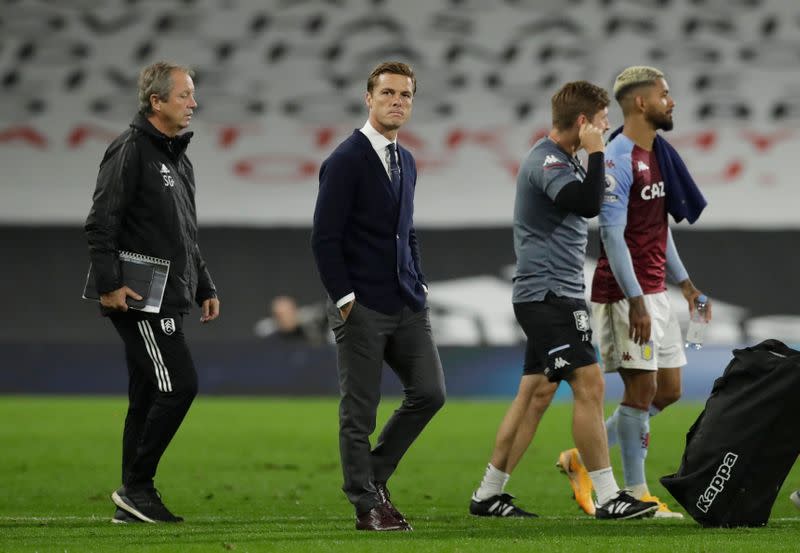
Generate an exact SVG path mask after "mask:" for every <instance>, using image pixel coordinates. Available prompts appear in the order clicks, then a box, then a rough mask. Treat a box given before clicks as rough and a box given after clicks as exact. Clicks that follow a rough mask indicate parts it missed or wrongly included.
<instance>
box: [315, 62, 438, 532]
mask: <svg viewBox="0 0 800 553" xmlns="http://www.w3.org/2000/svg"><path fill="white" fill-rule="evenodd" d="M415 92H416V79H415V77H414V72H413V71H412V70H411V68H410V67H409V66H408V65H406V64H404V63H400V62H387V63H382V64H380V65H378V66H377V67H376V68H375V69H374V70H373V71H372V74H371V75H370V76H369V79H368V80H367V92H366V94H365V96H364V99H365V101H366V104H367V108H368V109H369V119H368V120H367V122H366V123H365V124H364V126H363V127H362V128H361V129H357V130H355V131H354V132H353V134H352V135H351V136H350V137H349V138H347V139H346V140H345V141H344V142H342V143H341V144H339V146H338V147H337V148H336V150H334V151H333V153H332V154H331V155H330V156H329V157H328V159H326V160H325V161H324V162H323V164H322V167H321V169H320V174H319V195H318V196H317V205H316V209H315V211H314V228H313V231H312V237H311V245H312V249H313V250H314V258H315V259H316V262H317V268H318V269H319V273H320V277H321V279H322V283H323V285H324V286H325V289H326V290H327V292H328V296H329V301H328V322H329V323H330V325H331V328H332V329H333V331H334V334H335V335H336V347H337V354H338V370H339V388H340V392H341V403H340V405H339V450H340V454H341V459H342V471H343V472H344V486H343V487H342V489H343V490H344V492H345V494H346V495H347V498H348V499H349V500H350V502H351V503H352V504H353V506H354V507H355V510H356V529H358V530H411V526H410V525H409V524H408V522H407V521H406V520H405V517H403V515H402V514H401V513H400V512H399V511H398V510H397V509H396V508H395V507H394V505H393V504H392V502H391V501H390V499H389V492H388V490H387V488H386V482H387V480H389V477H391V475H392V474H393V473H394V471H395V469H396V468H397V465H398V463H399V462H400V459H401V458H402V457H403V455H404V454H405V452H406V451H407V450H408V448H409V447H410V446H411V444H412V443H413V442H414V440H415V439H416V437H417V436H418V435H419V434H420V432H422V429H423V428H425V425H426V424H427V423H428V421H430V420H431V418H432V417H433V415H434V414H435V413H436V412H437V411H438V410H439V409H440V408H441V407H442V405H443V404H444V398H445V388H444V374H443V372H442V364H441V361H440V360H439V352H438V351H437V349H436V345H435V344H434V342H433V336H432V334H431V325H430V320H429V314H428V307H427V306H426V301H425V297H426V296H427V294H428V289H427V286H426V284H425V276H424V275H423V273H422V266H421V263H420V254H419V243H418V241H417V236H416V233H415V232H414V222H413V213H414V189H415V187H416V182H417V169H416V165H415V163H414V158H413V157H412V156H411V154H410V153H409V152H408V150H406V149H405V148H402V147H400V146H399V145H398V144H397V132H398V130H399V129H400V127H402V126H403V124H404V123H405V122H406V121H407V120H408V118H409V117H410V116H411V108H412V103H413V100H414V93H415ZM384 361H386V363H387V364H388V365H389V366H390V367H391V368H392V370H393V371H394V372H395V373H396V374H397V376H398V377H399V379H400V381H401V382H402V383H403V393H404V394H405V397H404V399H403V403H402V405H400V407H399V408H398V409H397V410H396V411H395V412H394V414H393V415H392V417H391V418H390V419H389V421H388V422H387V423H386V426H385V427H384V428H383V431H382V432H381V434H380V436H379V437H378V442H377V444H376V445H375V447H374V448H372V449H371V447H370V443H369V436H370V434H372V432H373V431H374V430H375V415H376V411H377V408H378V403H379V401H380V383H381V369H382V366H383V362H384Z"/></svg>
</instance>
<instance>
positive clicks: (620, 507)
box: [608, 501, 631, 515]
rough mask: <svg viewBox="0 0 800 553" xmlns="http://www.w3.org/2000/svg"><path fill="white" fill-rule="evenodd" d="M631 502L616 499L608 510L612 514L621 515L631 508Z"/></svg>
mask: <svg viewBox="0 0 800 553" xmlns="http://www.w3.org/2000/svg"><path fill="white" fill-rule="evenodd" d="M630 507H631V504H630V503H628V502H627V501H614V503H612V504H611V505H610V506H609V507H608V512H609V513H611V514H612V515H621V514H623V513H624V512H625V511H627V510H628V509H630Z"/></svg>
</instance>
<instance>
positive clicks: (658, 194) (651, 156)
mask: <svg viewBox="0 0 800 553" xmlns="http://www.w3.org/2000/svg"><path fill="white" fill-rule="evenodd" d="M614 96H615V98H616V99H617V102H619V105H620V107H621V108H622V112H623V115H624V120H625V121H624V126H623V129H622V132H621V133H619V134H616V136H614V135H612V138H611V140H610V142H609V144H608V149H607V152H606V190H605V196H604V199H603V204H602V207H601V210H600V218H599V220H600V236H601V239H602V244H601V254H600V259H599V260H598V263H597V268H596V270H595V273H594V279H593V282H592V295H591V299H592V311H593V315H594V327H595V329H596V332H597V335H598V337H599V342H600V354H601V357H602V358H603V363H604V365H605V371H606V372H618V373H619V375H620V376H621V377H622V381H623V382H624V384H625V392H624V394H623V397H622V401H621V403H620V405H619V406H618V407H617V409H616V410H615V411H614V414H613V415H612V416H611V417H610V418H609V419H608V420H607V421H606V428H607V430H608V444H609V447H611V446H613V445H614V444H617V443H618V444H619V445H620V449H621V453H622V468H623V472H624V476H625V487H626V488H628V489H630V490H631V493H632V495H633V497H635V498H637V499H641V500H643V501H655V502H658V504H659V508H658V510H657V511H656V514H655V516H656V517H657V518H680V517H682V516H683V515H681V514H680V513H675V512H672V511H670V509H669V508H668V507H667V505H666V504H665V503H663V502H661V501H659V500H658V498H656V497H654V496H653V495H652V494H651V493H650V490H649V489H648V487H647V481H646V479H645V470H644V462H645V458H646V457H647V449H648V445H649V441H650V422H649V419H650V417H651V416H653V415H655V414H657V413H658V412H660V411H661V410H663V409H664V408H665V407H667V406H668V405H670V404H672V403H674V402H675V401H677V400H678V398H679V397H680V394H681V367H682V366H683V365H685V364H686V356H685V355H684V352H683V340H682V337H681V330H680V327H679V325H678V319H677V317H676V315H675V312H674V311H673V309H672V307H671V306H670V302H669V299H668V297H667V292H666V279H667V278H669V279H670V280H671V281H672V282H674V283H676V284H678V285H679V286H680V289H681V292H682V293H683V296H684V297H685V298H686V301H687V303H688V306H689V311H690V312H691V311H692V310H693V309H694V304H695V299H696V298H697V297H698V296H700V295H701V292H700V291H699V290H698V289H697V288H695V286H694V284H692V281H691V280H690V278H689V274H688V273H687V272H686V269H685V268H684V266H683V263H682V262H681V259H680V257H679V256H678V251H677V249H676V247H675V242H674V241H673V239H672V234H671V232H670V229H669V225H668V220H667V215H668V213H670V214H672V215H673V217H675V218H676V220H680V219H681V218H683V217H685V218H687V219H688V220H689V221H690V222H693V221H694V220H696V218H697V217H698V216H699V211H702V208H703V207H704V206H705V200H704V199H703V198H702V195H701V194H700V193H699V191H698V190H697V189H696V186H695V184H694V181H693V180H691V177H690V176H688V171H686V170H685V166H684V165H683V162H682V161H681V160H680V158H679V156H678V155H677V153H676V152H675V151H674V150H673V149H672V147H671V146H669V145H668V144H666V141H664V139H662V138H660V137H658V135H657V131H658V130H664V131H669V130H671V129H672V126H673V123H672V110H673V108H674V107H675V102H674V100H673V99H672V97H671V96H670V93H669V87H668V85H667V81H666V79H665V78H664V74H663V73H662V72H661V71H659V70H657V69H654V68H652V67H644V66H635V67H629V68H627V69H625V70H624V71H623V72H622V73H621V74H620V75H619V76H618V77H617V79H616V81H615V83H614ZM657 155H658V156H663V157H665V158H669V160H665V159H659V158H658V157H657ZM665 161H668V165H664V162H665ZM677 163H679V164H680V167H681V171H682V173H681V172H680V171H676V170H675V169H674V167H675V166H676V164H677ZM664 167H669V170H668V171H665V170H664V169H663V168H664ZM663 173H666V174H663ZM678 173H680V174H678ZM665 182H666V186H665ZM687 187H688V188H691V191H690V194H694V197H695V198H696V199H697V200H698V203H699V206H698V210H695V211H694V212H691V213H686V212H684V211H685V209H676V208H674V207H673V205H674V204H675V202H671V201H670V198H668V197H667V196H668V194H679V193H681V194H683V193H684V192H681V191H682V190H684V191H685V190H686V189H687ZM673 199H674V198H673ZM678 203H683V204H685V203H686V202H678ZM709 314H710V313H709ZM558 465H559V466H560V467H561V469H562V470H563V471H564V472H565V473H566V474H567V475H568V476H569V477H570V481H571V484H572V488H573V491H574V492H575V499H576V501H577V502H578V504H579V505H580V506H581V508H582V509H583V510H584V511H586V512H587V513H589V514H593V513H594V509H595V507H594V504H593V503H592V501H591V492H592V490H591V488H590V486H589V485H587V484H591V482H590V481H589V480H588V479H587V478H585V477H584V476H583V473H584V469H583V467H582V463H581V460H580V457H579V456H578V454H577V450H575V449H572V450H568V451H564V452H562V453H561V456H560V457H559V461H558Z"/></svg>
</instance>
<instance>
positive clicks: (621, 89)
mask: <svg viewBox="0 0 800 553" xmlns="http://www.w3.org/2000/svg"><path fill="white" fill-rule="evenodd" d="M663 78H664V73H663V72H662V71H659V70H658V69H656V68H655V67H649V66H647V65H634V66H631V67H628V68H627V69H625V70H624V71H623V72H622V73H620V74H619V75H618V76H617V79H616V80H615V81H614V98H616V99H617V102H620V101H621V100H622V98H623V96H625V94H626V93H627V92H628V91H629V90H631V89H632V88H634V87H637V86H640V85H650V84H655V82H656V81H657V80H658V79H663Z"/></svg>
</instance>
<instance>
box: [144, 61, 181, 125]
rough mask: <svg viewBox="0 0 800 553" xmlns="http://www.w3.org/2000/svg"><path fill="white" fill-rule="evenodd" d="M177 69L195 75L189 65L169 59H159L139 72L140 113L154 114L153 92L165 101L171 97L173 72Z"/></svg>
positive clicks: (145, 114)
mask: <svg viewBox="0 0 800 553" xmlns="http://www.w3.org/2000/svg"><path fill="white" fill-rule="evenodd" d="M176 69H177V70H178V71H182V72H183V73H186V74H187V75H189V76H190V77H194V71H193V70H192V69H190V68H189V67H187V66H185V65H178V64H176V63H171V62H168V61H157V62H155V63H151V64H150V65H148V66H147V67H145V68H144V69H142V71H141V73H139V113H141V114H142V115H144V116H145V117H146V116H148V115H152V113H153V106H152V104H150V96H152V95H153V94H155V95H156V96H158V98H159V99H160V100H162V101H165V102H166V101H167V99H169V93H170V91H172V87H173V85H174V83H173V82H172V72H173V71H174V70H176Z"/></svg>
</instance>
